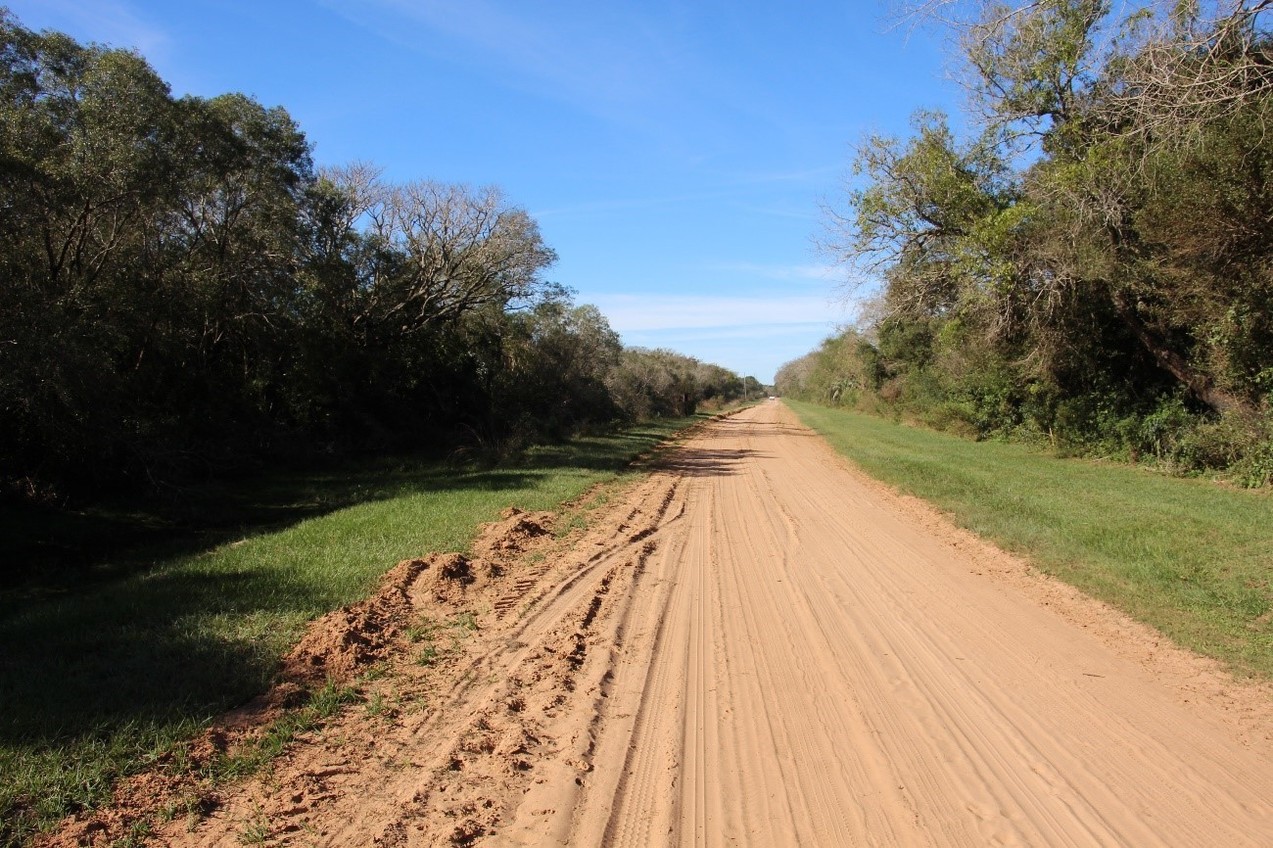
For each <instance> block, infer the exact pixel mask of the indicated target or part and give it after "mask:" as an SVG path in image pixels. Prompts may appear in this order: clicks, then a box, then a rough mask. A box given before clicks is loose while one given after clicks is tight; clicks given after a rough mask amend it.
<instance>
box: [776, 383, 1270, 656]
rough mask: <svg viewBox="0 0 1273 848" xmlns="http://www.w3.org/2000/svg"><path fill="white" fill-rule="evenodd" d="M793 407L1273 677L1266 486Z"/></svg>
mask: <svg viewBox="0 0 1273 848" xmlns="http://www.w3.org/2000/svg"><path fill="white" fill-rule="evenodd" d="M788 404H789V405H790V406H791V407H792V408H793V409H794V410H795V411H796V412H797V413H798V414H799V416H800V417H801V419H802V420H803V421H804V422H805V424H807V425H808V426H810V427H812V428H813V429H815V430H817V431H818V432H820V433H822V434H823V436H825V437H826V438H827V440H828V441H829V442H830V443H831V444H832V446H833V447H835V449H836V450H838V451H839V452H840V453H842V454H844V455H845V456H847V457H848V458H849V459H851V460H852V461H853V462H855V463H856V464H857V465H859V466H860V467H861V468H862V469H863V470H865V471H866V472H867V473H869V474H871V475H872V476H874V477H877V478H878V479H880V480H883V481H885V482H887V483H890V484H892V485H894V486H896V487H898V488H899V489H901V490H902V491H905V492H908V493H911V494H914V495H916V496H918V497H921V498H923V499H925V500H928V501H930V502H932V503H934V504H935V505H937V506H938V507H940V508H941V509H943V510H945V511H946V512H948V513H949V514H950V515H951V516H952V517H953V519H954V520H955V521H956V522H957V523H959V524H960V525H962V526H964V527H966V528H968V529H970V530H972V531H973V532H975V533H978V534H980V535H982V536H985V537H986V538H989V539H992V540H994V541H995V542H996V543H998V544H999V545H1001V546H1002V547H1004V548H1006V549H1008V550H1011V551H1014V552H1017V553H1020V554H1024V555H1026V556H1028V557H1029V558H1030V559H1031V560H1032V561H1033V562H1034V563H1036V564H1037V565H1038V566H1039V567H1040V568H1041V569H1042V570H1044V571H1046V572H1048V573H1049V574H1052V575H1055V576H1057V577H1059V578H1061V579H1062V580H1065V581H1066V582H1068V583H1071V584H1072V585H1074V586H1077V587H1078V588H1080V589H1082V590H1083V591H1085V592H1087V593H1088V594H1090V595H1093V596H1094V597H1097V598H1100V599H1101V600H1104V601H1106V602H1108V603H1110V604H1112V605H1114V606H1116V607H1119V608H1120V609H1123V610H1124V611H1126V612H1128V613H1130V614H1131V615H1132V616H1134V617H1135V618H1137V619H1139V620H1141V621H1143V622H1145V623H1147V624H1149V625H1151V626H1153V627H1155V628H1157V629H1159V630H1160V631H1162V632H1163V633H1166V634H1167V635H1168V636H1170V637H1171V638H1172V639H1173V640H1175V641H1176V642H1177V643H1179V644H1181V645H1184V646H1186V647H1189V648H1192V649H1194V650H1196V651H1198V652H1200V653H1203V654H1207V655H1209V656H1213V657H1215V658H1217V659H1219V660H1221V661H1223V662H1225V663H1227V664H1229V666H1230V667H1231V668H1233V669H1234V671H1235V672H1237V673H1240V674H1254V675H1257V676H1260V677H1263V678H1265V679H1273V612H1271V610H1273V498H1270V496H1269V495H1268V493H1267V492H1252V491H1246V490H1238V489H1233V488H1230V487H1227V486H1222V485H1219V484H1216V483H1212V482H1208V481H1204V480H1195V479H1179V478H1173V477H1166V476H1161V475H1157V474H1154V473H1152V472H1149V471H1146V470H1144V469H1138V468H1134V467H1129V466H1123V465H1117V464H1112V463H1096V462H1086V461H1082V460H1073V459H1057V458H1055V457H1050V456H1047V455H1045V454H1041V453H1038V452H1035V451H1032V450H1030V449H1028V448H1025V447H1023V446H1020V445H1012V444H1003V443H998V442H972V441H968V440H965V439H960V438H957V437H953V436H949V435H945V434H942V433H936V432H933V431H930V430H924V429H919V428H915V427H908V426H904V425H899V424H894V423H891V422H889V421H885V420H882V419H879V418H874V417H870V416H864V415H860V414H855V413H850V412H845V411H841V410H831V409H826V408H824V407H819V406H814V405H811V404H803V403H797V402H791V401H788Z"/></svg>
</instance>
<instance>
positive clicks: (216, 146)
mask: <svg viewBox="0 0 1273 848" xmlns="http://www.w3.org/2000/svg"><path fill="white" fill-rule="evenodd" d="M0 88H2V90H3V99H2V100H0V234H2V236H3V242H2V243H0V486H2V487H3V490H4V491H5V492H8V493H9V494H11V495H12V494H14V493H17V494H18V495H22V496H27V497H32V496H35V497H45V498H47V497H52V496H61V495H65V494H66V493H68V492H69V493H73V492H90V491H99V490H102V489H105V488H112V487H119V486H124V487H138V486H143V487H151V488H154V487H162V486H164V485H166V484H168V483H172V482H174V481H181V480H188V479H190V478H191V477H195V476H201V475H207V474H214V473H218V472H221V471H225V470H232V469H238V468H242V467H245V466H251V465H253V464H254V463H261V462H265V461H277V460H279V459H281V458H288V457H298V458H303V457H306V456H311V455H314V454H316V453H332V452H338V453H339V452H348V451H365V450H376V451H397V450H416V449H421V448H428V449H435V450H446V449H448V448H451V447H454V446H457V445H467V446H474V445H476V446H479V447H484V448H490V449H499V450H504V449H507V448H509V447H510V446H511V447H516V446H518V445H520V444H524V443H526V442H527V441H528V440H532V439H554V438H560V437H564V436H567V435H569V434H571V433H574V432H576V431H579V430H580V429H584V428H595V427H602V426H606V425H609V424H611V423H613V422H618V421H623V420H635V419H640V418H643V417H648V416H660V415H685V414H689V413H691V412H693V411H694V410H695V408H696V407H697V406H698V405H699V404H700V403H702V402H704V401H706V400H709V399H712V398H716V399H720V400H731V399H733V398H734V397H737V396H738V395H740V394H741V392H742V389H743V386H742V383H741V382H740V380H739V378H738V376H737V375H735V374H733V373H732V372H729V371H727V370H725V369H723V368H720V367H717V366H713V365H707V364H704V363H701V362H698V361H697V360H694V359H692V358H690V357H686V356H682V355H679V354H675V353H672V352H670V351H649V350H640V349H624V348H623V347H622V345H621V344H620V341H619V337H618V335H617V334H616V333H615V332H614V331H613V330H612V329H611V328H610V326H609V324H608V323H607V321H606V319H605V317H604V316H603V315H602V314H601V313H600V312H599V311H598V310H597V309H596V308H595V307H592V306H586V305H576V304H575V303H574V302H573V301H572V298H571V296H570V292H569V291H567V290H565V289H564V288H562V287H561V286H559V285H556V284H553V283H552V282H550V281H548V280H547V278H546V277H545V272H546V270H547V269H548V268H549V267H550V266H551V265H552V263H553V261H554V260H555V254H554V252H553V250H552V249H551V248H550V247H549V246H548V245H546V244H545V243H544V241H543V239H542V237H541V235H540V231H539V228H538V226H537V225H536V222H535V221H534V219H533V218H532V217H531V216H530V215H528V214H527V213H526V212H525V211H524V210H522V209H520V208H518V207H517V206H515V205H513V204H512V203H510V202H509V200H508V199H507V198H506V197H504V195H503V194H502V193H501V192H500V191H499V190H497V189H494V188H483V189H473V188H470V187H467V186H461V185H450V184H443V183H437V182H429V181H418V182H406V183H395V182H390V181H387V180H385V179H384V178H383V177H382V175H381V173H380V172H379V171H378V170H377V169H376V168H374V167H372V166H369V165H366V164H351V165H345V166H340V167H325V168H322V167H316V166H315V164H314V161H313V159H312V156H311V146H310V144H309V142H308V141H307V139H306V137H305V135H304V133H303V132H302V130H301V128H300V127H299V126H298V125H297V124H296V122H295V121H294V120H293V119H292V118H291V117H290V116H289V115H288V113H287V111H286V110H285V109H283V108H281V107H274V108H267V107H264V106H262V105H261V104H260V103H258V102H256V101H255V100H253V99H251V98H249V97H246V96H244V95H242V94H225V95H222V96H219V97H212V98H203V97H194V96H184V97H174V96H172V94H171V92H170V90H169V87H168V85H167V84H166V83H165V82H164V81H163V80H162V79H161V78H160V77H159V76H158V75H157V74H156V72H155V71H154V70H153V69H152V68H151V67H150V66H149V65H148V63H147V62H146V61H145V59H144V58H142V57H141V56H139V55H137V54H136V53H134V52H131V51H127V50H119V49H111V48H108V47H104V46H100V45H95V44H88V45H86V44H81V43H78V42H76V41H75V40H73V39H72V38H70V37H68V36H66V35H64V34H60V33H57V32H50V31H45V32H34V31H32V30H29V29H27V28H25V27H23V26H22V25H21V23H20V22H19V21H18V20H17V19H16V18H14V17H13V16H12V15H11V14H9V13H7V12H3V11H2V10H0Z"/></svg>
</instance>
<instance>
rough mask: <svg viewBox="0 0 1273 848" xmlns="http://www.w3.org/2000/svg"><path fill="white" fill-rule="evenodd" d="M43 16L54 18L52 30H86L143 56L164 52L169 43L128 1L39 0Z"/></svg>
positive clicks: (160, 30) (91, 38)
mask: <svg viewBox="0 0 1273 848" xmlns="http://www.w3.org/2000/svg"><path fill="white" fill-rule="evenodd" d="M39 5H40V7H41V9H40V12H41V14H42V15H43V16H46V17H47V18H49V19H52V20H53V21H55V23H54V24H52V26H53V27H54V28H56V29H62V30H66V31H71V32H76V33H90V34H91V35H90V36H89V39H90V40H92V41H98V42H102V43H104V44H109V45H110V46H112V47H123V48H132V49H134V50H137V51H138V52H139V53H141V54H142V55H143V56H145V57H146V58H147V59H151V60H153V59H154V58H155V57H156V56H159V55H162V54H165V53H166V52H167V50H168V48H169V45H170V39H169V37H168V34H167V33H166V32H165V31H164V30H163V29H161V28H160V27H158V26H157V25H155V24H154V23H153V22H151V21H149V20H147V19H146V18H145V17H144V16H143V15H142V14H141V13H140V12H138V11H137V10H136V9H135V8H134V7H133V6H132V5H131V4H130V3H126V2H120V1H119V0H98V2H94V3H85V2H83V0H41V3H40V4H39Z"/></svg>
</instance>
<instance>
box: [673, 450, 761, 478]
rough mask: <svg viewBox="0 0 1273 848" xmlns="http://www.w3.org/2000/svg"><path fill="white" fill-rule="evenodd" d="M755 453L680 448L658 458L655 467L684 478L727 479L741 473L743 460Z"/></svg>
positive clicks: (750, 451)
mask: <svg viewBox="0 0 1273 848" xmlns="http://www.w3.org/2000/svg"><path fill="white" fill-rule="evenodd" d="M759 455H760V454H757V453H756V451H753V450H750V449H747V448H740V449H709V448H691V447H680V448H677V449H676V450H673V451H668V453H667V454H665V455H663V456H661V457H659V458H658V460H657V462H656V463H655V466H656V467H657V468H659V469H661V470H664V471H670V472H672V473H674V474H680V475H683V476H685V477H727V476H730V475H734V474H738V473H741V471H742V463H743V460H745V459H747V458H748V457H753V456H759Z"/></svg>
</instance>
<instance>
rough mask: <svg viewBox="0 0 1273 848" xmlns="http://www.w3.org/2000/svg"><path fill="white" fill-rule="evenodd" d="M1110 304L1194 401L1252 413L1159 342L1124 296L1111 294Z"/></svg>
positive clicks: (1239, 400) (1160, 365) (1221, 409)
mask: <svg viewBox="0 0 1273 848" xmlns="http://www.w3.org/2000/svg"><path fill="white" fill-rule="evenodd" d="M1111 300H1112V301H1113V303H1114V309H1115V311H1117V312H1118V317H1119V318H1121V319H1122V320H1123V323H1125V324H1126V325H1127V326H1128V328H1130V329H1131V331H1132V332H1133V333H1135V334H1136V338H1138V339H1140V343H1141V344H1142V345H1144V346H1145V349H1146V350H1148V351H1149V352H1150V354H1152V355H1153V357H1154V361H1156V362H1157V363H1158V365H1159V367H1161V368H1162V369H1163V370H1165V371H1167V372H1168V373H1170V374H1171V375H1172V376H1173V377H1175V378H1176V379H1177V380H1179V381H1180V382H1181V383H1182V384H1184V386H1185V388H1187V389H1188V390H1189V391H1190V392H1191V393H1192V394H1193V396H1194V397H1196V398H1197V399H1198V400H1200V401H1202V402H1203V403H1205V404H1206V405H1207V406H1209V407H1211V408H1212V409H1214V410H1215V411H1216V412H1250V411H1252V410H1251V406H1250V405H1249V404H1247V403H1245V402H1244V401H1243V400H1242V399H1241V398H1238V397H1235V396H1234V395H1231V394H1229V393H1228V392H1226V391H1224V390H1223V389H1220V388H1218V387H1217V386H1216V384H1215V381H1214V380H1212V379H1211V377H1210V376H1208V375H1207V374H1204V373H1202V372H1201V371H1199V370H1198V369H1196V368H1194V367H1193V366H1192V365H1190V364H1189V362H1188V360H1186V359H1185V358H1184V357H1183V356H1181V355H1180V354H1179V353H1177V352H1176V351H1174V350H1172V349H1171V348H1169V347H1167V345H1165V344H1164V343H1163V342H1162V341H1161V340H1160V339H1158V338H1157V337H1156V336H1155V335H1154V334H1153V332H1151V331H1150V329H1149V327H1147V326H1145V322H1144V321H1142V320H1140V316H1139V315H1137V314H1136V307H1135V306H1133V305H1132V304H1130V303H1128V302H1127V295H1126V294H1125V293H1124V292H1120V291H1113V292H1111Z"/></svg>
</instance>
